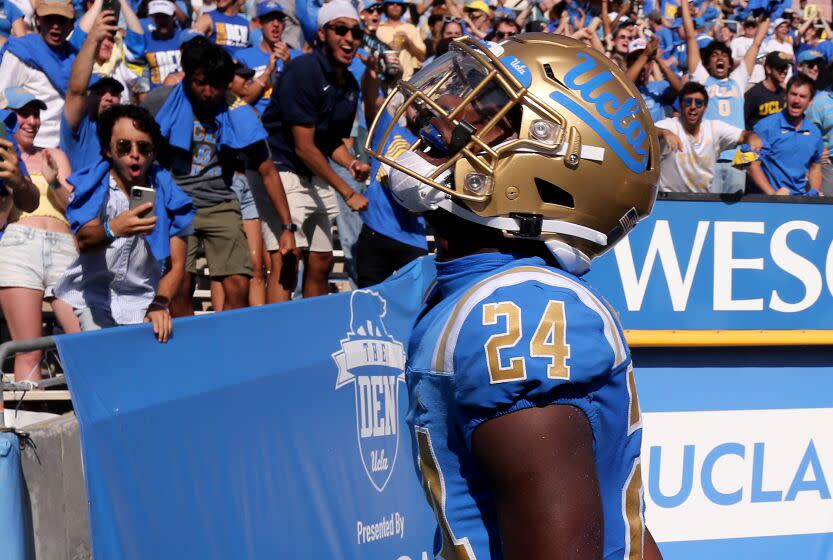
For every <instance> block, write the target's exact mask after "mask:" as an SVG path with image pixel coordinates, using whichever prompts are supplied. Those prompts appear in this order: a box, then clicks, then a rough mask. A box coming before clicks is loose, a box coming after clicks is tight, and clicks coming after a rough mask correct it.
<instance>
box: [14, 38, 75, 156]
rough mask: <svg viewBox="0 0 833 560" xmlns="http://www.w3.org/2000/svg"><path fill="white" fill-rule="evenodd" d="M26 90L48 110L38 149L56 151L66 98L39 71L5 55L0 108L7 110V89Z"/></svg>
mask: <svg viewBox="0 0 833 560" xmlns="http://www.w3.org/2000/svg"><path fill="white" fill-rule="evenodd" d="M18 86H24V87H25V88H26V89H27V90H29V91H30V92H32V93H33V94H34V96H35V97H37V98H38V99H40V100H41V101H43V102H44V103H46V110H45V111H41V114H40V123H41V124H40V130H39V131H38V135H37V136H35V146H37V147H39V148H57V147H58V139H59V138H58V136H59V132H60V128H61V112H62V111H63V110H64V98H63V97H61V94H60V93H58V90H56V89H55V86H53V85H52V83H51V82H50V81H49V78H47V77H46V74H44V73H43V72H41V71H40V70H36V69H35V68H32V67H31V66H29V65H28V64H26V63H24V62H23V61H22V60H20V59H19V58H17V57H16V56H15V55H13V54H12V53H11V52H9V51H6V53H5V54H4V55H3V62H2V63H0V106H2V107H5V106H6V96H5V95H3V92H4V91H6V88H10V87H18Z"/></svg>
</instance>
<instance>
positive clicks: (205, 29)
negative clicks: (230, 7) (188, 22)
mask: <svg viewBox="0 0 833 560" xmlns="http://www.w3.org/2000/svg"><path fill="white" fill-rule="evenodd" d="M193 29H194V31H196V32H197V33H201V34H203V35H205V36H206V37H208V34H209V33H211V16H210V15H208V14H202V15H201V16H200V17H198V18H197V21H195V22H194V27H193Z"/></svg>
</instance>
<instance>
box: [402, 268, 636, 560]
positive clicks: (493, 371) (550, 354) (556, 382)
mask: <svg viewBox="0 0 833 560" xmlns="http://www.w3.org/2000/svg"><path fill="white" fill-rule="evenodd" d="M437 273H438V274H437V282H438V285H437V288H436V289H435V290H434V292H433V294H432V295H431V296H430V297H429V298H428V303H427V305H426V308H425V309H424V310H423V312H422V313H421V315H420V318H419V319H418V321H417V324H416V326H415V329H414V331H413V334H412V337H411V341H410V344H409V350H408V363H407V366H406V377H407V382H408V391H409V396H410V409H409V412H408V422H409V426H410V428H411V430H412V435H413V437H414V446H413V447H414V450H415V451H414V454H415V461H416V464H417V468H418V470H419V472H420V476H421V480H422V483H423V487H424V488H425V490H426V495H427V496H428V499H429V503H430V504H431V505H432V507H434V509H435V514H436V516H437V519H438V521H439V523H438V528H437V533H436V537H435V540H434V554H435V555H436V557H437V558H443V559H444V560H473V559H475V558H476V559H478V560H487V559H491V560H499V559H501V558H503V556H502V553H501V550H500V538H499V534H498V522H497V518H496V504H495V502H494V497H493V495H492V493H491V489H490V484H489V481H488V480H487V478H486V475H485V473H483V471H482V470H481V467H480V465H479V463H478V461H477V459H476V458H475V456H474V454H473V453H472V451H471V442H472V434H473V433H474V431H475V429H476V428H477V427H478V426H479V425H480V424H481V423H483V422H486V421H488V420H490V419H492V418H495V417H497V416H500V415H503V414H506V413H511V412H514V411H518V410H522V409H525V408H530V407H544V406H548V405H552V404H562V405H573V406H575V407H578V408H579V409H581V410H582V411H583V412H584V413H585V415H586V416H587V418H588V420H589V422H590V424H591V427H592V429H593V439H594V450H595V456H596V469H597V471H598V477H599V484H600V489H601V497H602V504H603V508H604V557H605V558H610V559H613V558H616V559H619V560H621V559H622V558H629V559H634V558H641V557H642V542H643V534H644V523H643V504H642V481H641V476H640V470H639V469H640V466H639V449H640V444H641V439H642V428H641V420H640V413H639V403H638V400H637V398H636V386H635V383H634V377H633V368H632V365H631V357H630V351H629V350H628V347H627V345H626V343H625V341H624V335H623V333H622V330H621V327H620V326H619V324H618V322H617V320H616V319H615V318H614V316H613V314H612V312H611V310H610V309H609V307H608V306H607V304H606V303H605V302H604V301H603V300H602V298H601V297H600V296H598V295H596V293H595V292H594V291H593V290H592V289H591V288H590V287H589V286H588V285H587V284H586V283H585V282H583V281H582V280H580V279H578V278H576V277H575V276H572V275H570V274H568V273H566V272H563V271H561V270H558V269H555V268H552V267H550V266H548V265H547V264H546V262H545V261H544V260H543V259H541V258H537V257H530V258H518V257H516V256H512V255H507V254H501V253H489V254H477V255H470V256H467V257H464V258H460V259H456V260H454V261H450V262H441V263H437ZM544 557H545V555H542V556H541V558H544Z"/></svg>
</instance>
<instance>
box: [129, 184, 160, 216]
mask: <svg viewBox="0 0 833 560" xmlns="http://www.w3.org/2000/svg"><path fill="white" fill-rule="evenodd" d="M145 202H150V203H151V205H153V204H155V203H156V191H155V190H154V189H152V188H150V187H130V209H131V210H133V209H134V208H136V207H137V206H141V205H142V204H144V203H145ZM150 212H153V207H152V206H151V209H150ZM145 215H147V213H145ZM142 217H144V216H142Z"/></svg>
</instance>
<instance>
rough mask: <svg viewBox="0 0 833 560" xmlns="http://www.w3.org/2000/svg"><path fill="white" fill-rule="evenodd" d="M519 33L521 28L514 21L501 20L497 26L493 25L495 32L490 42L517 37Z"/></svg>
mask: <svg viewBox="0 0 833 560" xmlns="http://www.w3.org/2000/svg"><path fill="white" fill-rule="evenodd" d="M520 32H521V27H520V26H519V25H518V23H517V22H516V21H515V20H511V19H506V18H502V19H499V20H498V22H497V24H495V30H494V32H493V33H492V35H491V40H493V41H498V42H500V41H505V40H506V39H508V38H509V37H512V36H513V35H517V34H518V33H520Z"/></svg>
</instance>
